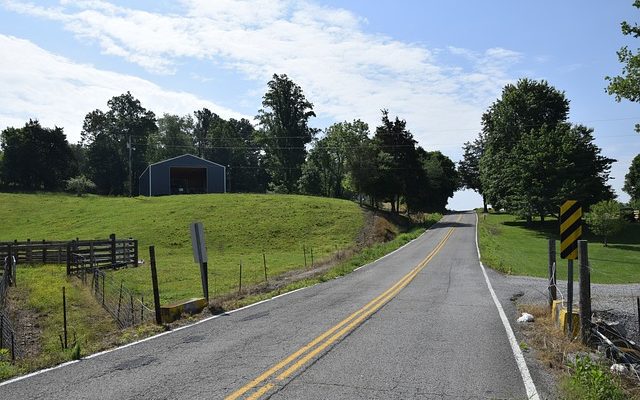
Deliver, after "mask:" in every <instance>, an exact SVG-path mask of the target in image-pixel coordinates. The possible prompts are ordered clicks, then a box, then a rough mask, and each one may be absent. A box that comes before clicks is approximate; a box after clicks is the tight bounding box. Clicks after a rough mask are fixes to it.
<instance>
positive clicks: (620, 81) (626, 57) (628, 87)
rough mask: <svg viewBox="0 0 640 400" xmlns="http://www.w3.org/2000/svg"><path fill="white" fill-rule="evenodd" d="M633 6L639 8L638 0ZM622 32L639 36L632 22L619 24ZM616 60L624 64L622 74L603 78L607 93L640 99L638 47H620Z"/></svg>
mask: <svg viewBox="0 0 640 400" xmlns="http://www.w3.org/2000/svg"><path fill="white" fill-rule="evenodd" d="M633 6H634V7H635V8H637V9H640V0H635V1H634V2H633ZM620 25H621V28H622V34H623V35H625V36H632V37H634V38H636V39H637V38H638V37H640V27H639V26H638V24H636V23H634V24H633V25H631V24H630V23H629V22H627V21H623V22H622V23H621V24H620ZM617 54H618V60H619V61H620V62H621V63H622V64H623V65H624V66H623V67H622V74H621V75H618V76H614V77H610V76H607V77H605V79H606V80H607V81H609V85H608V86H607V93H609V94H610V95H613V96H615V98H616V101H618V102H619V101H621V100H622V99H627V100H629V101H633V102H638V101H640V49H637V50H636V51H635V52H633V51H632V50H629V47H628V46H624V47H622V48H621V49H620V50H618V52H617ZM636 132H640V124H636Z"/></svg>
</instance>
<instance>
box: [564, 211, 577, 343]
mask: <svg viewBox="0 0 640 400" xmlns="http://www.w3.org/2000/svg"><path fill="white" fill-rule="evenodd" d="M581 238H582V207H581V206H580V203H578V202H577V201H575V200H567V201H565V202H564V203H563V204H562V206H561V207H560V257H561V258H564V259H566V260H567V314H568V315H569V321H568V326H567V330H568V331H569V334H570V335H571V336H573V260H576V259H578V240H580V239H581Z"/></svg>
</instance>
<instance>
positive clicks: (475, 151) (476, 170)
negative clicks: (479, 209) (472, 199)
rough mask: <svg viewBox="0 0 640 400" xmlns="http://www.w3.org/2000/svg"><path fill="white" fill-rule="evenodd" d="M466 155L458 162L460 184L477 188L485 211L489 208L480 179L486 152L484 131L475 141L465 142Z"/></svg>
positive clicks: (468, 187)
mask: <svg viewBox="0 0 640 400" xmlns="http://www.w3.org/2000/svg"><path fill="white" fill-rule="evenodd" d="M462 148H463V150H464V155H463V156H462V160H461V161H459V162H458V174H459V177H460V184H461V185H462V186H463V187H465V188H467V189H471V190H475V191H476V192H477V193H478V194H480V195H481V196H482V206H483V210H484V212H485V213H486V212H488V210H487V197H486V196H485V195H484V193H483V190H482V181H481V180H480V159H481V158H482V154H483V152H484V136H483V134H482V133H480V134H479V135H478V138H477V139H475V140H474V141H473V142H465V144H464V145H463V147H462Z"/></svg>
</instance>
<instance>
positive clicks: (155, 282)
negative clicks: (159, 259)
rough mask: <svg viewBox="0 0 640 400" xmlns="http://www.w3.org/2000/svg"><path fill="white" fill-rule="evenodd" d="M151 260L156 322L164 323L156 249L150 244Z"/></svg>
mask: <svg viewBox="0 0 640 400" xmlns="http://www.w3.org/2000/svg"><path fill="white" fill-rule="evenodd" d="M149 262H150V263H151V285H152V286H153V306H154V308H155V311H156V324H158V325H160V324H162V315H161V314H160V292H159V291H158V273H157V272H156V249H155V247H154V246H149Z"/></svg>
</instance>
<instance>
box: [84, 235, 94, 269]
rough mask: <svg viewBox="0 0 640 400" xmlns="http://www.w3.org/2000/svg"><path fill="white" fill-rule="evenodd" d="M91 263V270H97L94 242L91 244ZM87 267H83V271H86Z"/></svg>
mask: <svg viewBox="0 0 640 400" xmlns="http://www.w3.org/2000/svg"><path fill="white" fill-rule="evenodd" d="M89 260H90V261H89V262H90V263H91V264H90V265H91V268H95V267H96V252H95V248H94V247H93V240H92V241H91V243H89ZM84 268H85V266H84V265H83V266H82V269H84Z"/></svg>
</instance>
